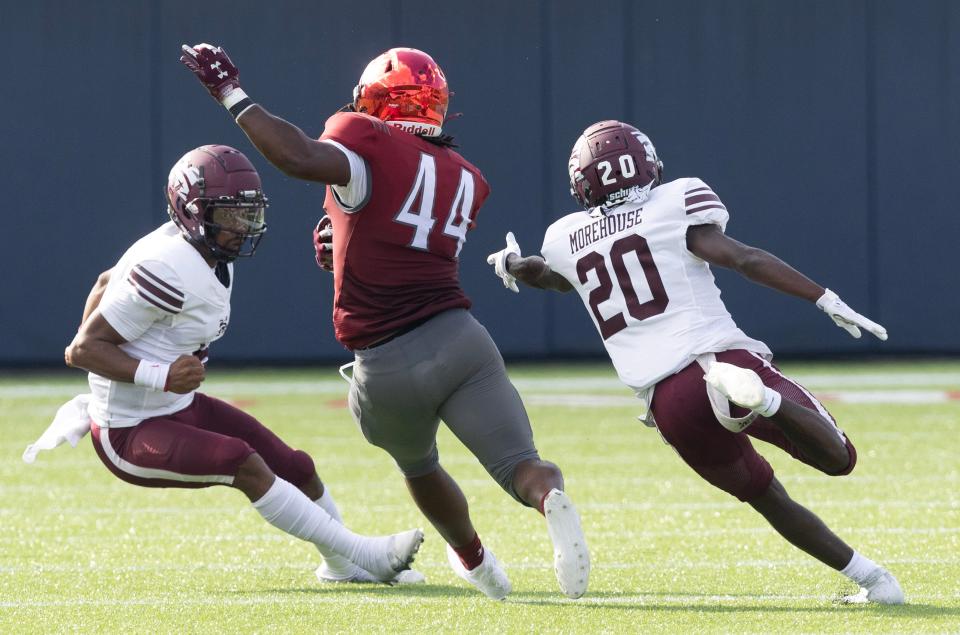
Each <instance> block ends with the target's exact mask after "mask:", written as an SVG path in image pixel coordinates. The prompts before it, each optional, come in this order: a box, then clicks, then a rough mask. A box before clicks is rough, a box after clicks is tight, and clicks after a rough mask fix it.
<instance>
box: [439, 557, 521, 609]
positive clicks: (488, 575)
mask: <svg viewBox="0 0 960 635" xmlns="http://www.w3.org/2000/svg"><path fill="white" fill-rule="evenodd" d="M447 562H449V563H450V568H451V569H453V572H454V573H456V574H457V575H458V576H460V577H461V578H463V579H464V580H466V581H467V582H469V583H470V584H472V585H473V586H475V587H477V588H478V589H480V590H481V591H483V594H484V595H486V596H487V597H488V598H493V599H494V600H502V599H504V598H505V597H507V595H508V594H509V593H510V591H511V590H512V589H513V586H512V585H511V584H510V578H508V577H507V572H506V571H504V570H503V568H502V567H501V566H500V563H499V562H497V558H496V556H494V555H493V552H492V551H490V550H489V549H487V548H486V547H484V548H483V562H481V563H480V564H479V565H478V566H477V567H476V568H475V569H471V570H469V571H467V568H466V567H464V566H463V563H462V562H460V556H458V555H457V552H456V551H454V550H453V547H451V546H450V545H447Z"/></svg>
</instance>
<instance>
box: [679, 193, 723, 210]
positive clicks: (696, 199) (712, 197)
mask: <svg viewBox="0 0 960 635" xmlns="http://www.w3.org/2000/svg"><path fill="white" fill-rule="evenodd" d="M705 201H717V202H718V203H719V202H720V197H719V196H717V195H716V194H714V193H713V192H705V193H703V194H696V195H694V196H691V195H689V194H687V199H686V201H685V203H686V205H687V209H689V208H690V206H691V205H696V204H697V203H703V202H705Z"/></svg>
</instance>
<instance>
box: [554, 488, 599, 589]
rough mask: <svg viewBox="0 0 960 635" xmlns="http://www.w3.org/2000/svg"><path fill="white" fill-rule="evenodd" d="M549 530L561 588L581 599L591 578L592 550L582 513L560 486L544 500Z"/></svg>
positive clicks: (555, 567)
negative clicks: (588, 545) (585, 536)
mask: <svg viewBox="0 0 960 635" xmlns="http://www.w3.org/2000/svg"><path fill="white" fill-rule="evenodd" d="M543 515H544V516H545V517H546V519H547V532H548V533H549V534H550V541H551V542H553V569H554V571H555V572H556V574H557V582H559V583H560V590H561V591H563V593H564V595H566V596H567V597H568V598H573V599H577V598H578V597H580V596H582V595H583V594H584V593H586V592H587V583H588V582H589V580H590V552H589V551H588V550H587V541H586V539H585V538H584V537H583V529H582V528H581V527H580V515H579V514H577V509H576V508H575V507H574V506H573V503H572V502H571V501H570V497H569V496H567V495H566V494H565V493H564V492H562V491H560V490H558V489H552V490H550V493H549V494H547V497H546V498H545V499H544V501H543Z"/></svg>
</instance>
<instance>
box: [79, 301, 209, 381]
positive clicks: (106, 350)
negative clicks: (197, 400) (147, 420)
mask: <svg viewBox="0 0 960 635" xmlns="http://www.w3.org/2000/svg"><path fill="white" fill-rule="evenodd" d="M125 342H126V340H125V339H123V336H121V335H120V334H119V333H117V331H116V329H114V328H113V327H112V326H110V323H109V322H107V320H106V319H105V318H104V317H103V316H102V315H100V312H99V311H97V310H94V312H93V314H92V315H91V316H90V319H88V320H85V321H84V323H83V326H81V327H80V331H79V332H78V333H77V335H76V337H74V338H73V341H72V342H70V345H69V346H68V347H67V348H66V350H65V351H64V361H66V363H67V366H70V367H73V368H82V369H84V370H87V371H90V372H92V373H95V374H97V375H100V376H101V377H106V378H107V379H112V380H114V381H124V382H128V383H132V384H137V385H138V386H146V387H148V388H151V389H153V390H157V391H170V392H176V393H180V394H185V393H188V392H190V391H192V390H196V389H197V388H199V387H200V383H201V382H202V381H203V379H204V375H205V369H204V367H203V363H202V362H201V361H200V360H199V359H198V358H196V357H194V356H192V355H182V356H180V357H179V358H177V359H176V360H175V361H174V362H173V363H172V364H161V363H158V362H150V361H147V360H138V359H134V358H133V357H130V356H129V355H127V354H126V353H125V352H124V351H123V349H121V348H120V344H123V343H125Z"/></svg>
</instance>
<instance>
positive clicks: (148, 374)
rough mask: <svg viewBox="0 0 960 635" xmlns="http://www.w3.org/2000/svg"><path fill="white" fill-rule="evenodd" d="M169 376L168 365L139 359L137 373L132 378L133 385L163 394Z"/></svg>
mask: <svg viewBox="0 0 960 635" xmlns="http://www.w3.org/2000/svg"><path fill="white" fill-rule="evenodd" d="M169 374H170V364H164V363H162V362H152V361H150V360H146V359H141V360H140V364H139V365H138V366H137V372H136V373H135V374H134V376H133V383H134V384H136V385H137V386H143V387H144V388H149V389H150V390H154V391H156V392H164V391H166V389H167V376H168V375H169Z"/></svg>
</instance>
